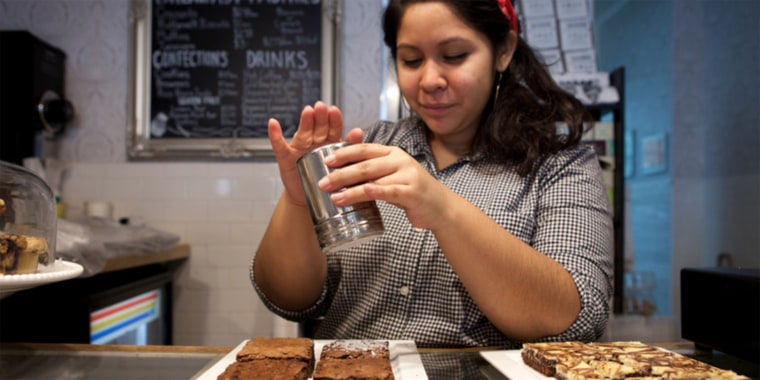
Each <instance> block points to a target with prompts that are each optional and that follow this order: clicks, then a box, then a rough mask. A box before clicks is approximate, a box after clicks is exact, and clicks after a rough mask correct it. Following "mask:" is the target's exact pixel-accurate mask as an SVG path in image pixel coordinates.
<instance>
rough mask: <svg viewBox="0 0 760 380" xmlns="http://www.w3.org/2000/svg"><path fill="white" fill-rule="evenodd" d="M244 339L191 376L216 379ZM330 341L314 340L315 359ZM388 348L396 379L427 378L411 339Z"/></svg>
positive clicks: (243, 343)
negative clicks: (197, 373) (216, 360)
mask: <svg viewBox="0 0 760 380" xmlns="http://www.w3.org/2000/svg"><path fill="white" fill-rule="evenodd" d="M247 342H248V341H247V340H244V341H243V342H242V343H240V344H238V345H237V347H235V348H234V349H232V351H230V352H229V353H227V355H225V356H224V357H223V358H221V359H219V361H218V362H216V363H214V365H213V366H211V367H210V368H209V369H207V370H205V371H204V372H203V373H202V374H200V375H197V376H195V377H193V379H198V380H216V378H217V377H218V376H219V375H220V374H221V373H222V372H224V370H225V369H227V366H229V365H230V364H232V363H233V362H235V357H236V356H237V353H238V351H240V349H241V348H243V346H245V344H246V343H247ZM330 342H332V340H315V341H314V357H315V358H316V361H319V355H320V354H321V353H322V347H323V346H324V345H325V344H327V343H330ZM388 350H389V351H390V354H391V368H392V369H393V376H394V377H395V378H396V380H410V379H417V380H427V378H428V377H427V374H425V368H424V367H423V366H422V359H421V358H420V354H419V353H418V352H417V345H415V344H414V341H411V340H389V341H388Z"/></svg>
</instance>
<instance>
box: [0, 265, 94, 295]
mask: <svg viewBox="0 0 760 380" xmlns="http://www.w3.org/2000/svg"><path fill="white" fill-rule="evenodd" d="M82 271H84V268H83V267H82V266H81V265H79V264H77V263H72V262H69V261H64V260H60V259H58V260H56V261H54V262H53V265H46V266H43V265H40V266H39V267H38V269H37V273H29V274H6V275H0V297H2V296H3V295H5V294H4V293H13V292H16V291H19V290H24V289H29V288H33V287H35V286H40V285H45V284H49V283H51V282H58V281H63V280H68V279H71V278H75V277H79V275H80V274H82Z"/></svg>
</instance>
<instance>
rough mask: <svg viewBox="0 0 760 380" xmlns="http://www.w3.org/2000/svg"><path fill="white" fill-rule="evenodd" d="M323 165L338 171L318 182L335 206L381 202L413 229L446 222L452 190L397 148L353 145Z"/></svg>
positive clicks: (430, 227)
mask: <svg viewBox="0 0 760 380" xmlns="http://www.w3.org/2000/svg"><path fill="white" fill-rule="evenodd" d="M325 162H326V164H327V165H328V166H330V167H335V168H339V169H336V170H334V171H333V172H332V173H330V174H329V175H328V176H326V177H324V178H323V179H322V180H321V181H320V182H319V187H320V189H321V190H322V191H326V192H334V193H333V194H332V201H333V203H335V205H337V206H348V205H351V204H354V203H358V202H363V201H369V200H382V201H385V202H388V203H390V204H393V205H395V206H397V207H400V208H402V209H403V210H404V211H405V212H406V216H407V218H408V219H409V221H410V222H411V223H412V225H413V226H415V227H417V228H425V229H431V230H432V229H435V228H436V225H437V224H438V223H443V222H444V221H445V220H446V218H445V215H444V213H445V212H446V209H447V208H446V204H447V199H448V197H449V196H451V195H454V193H453V192H451V190H449V189H448V188H447V187H445V186H444V185H443V184H442V183H441V182H439V181H438V180H436V179H435V178H434V177H433V176H431V175H430V173H428V172H427V170H425V168H423V167H422V166H421V165H420V164H419V163H418V162H417V161H416V160H414V158H413V157H411V156H410V155H409V154H407V153H406V152H404V151H403V150H401V149H400V148H398V147H391V146H385V145H380V144H356V145H350V146H347V147H343V148H341V149H338V150H336V151H335V152H334V153H333V154H332V156H331V157H327V159H326V161H325Z"/></svg>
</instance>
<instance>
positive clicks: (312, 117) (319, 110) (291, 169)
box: [268, 101, 343, 207]
mask: <svg viewBox="0 0 760 380" xmlns="http://www.w3.org/2000/svg"><path fill="white" fill-rule="evenodd" d="M268 133H269V142H270V143H271V144H272V151H273V152H274V157H275V159H276V160H277V166H278V167H279V169H280V178H281V179H282V183H283V185H284V186H285V193H286V195H287V196H288V197H289V198H290V201H291V202H293V203H295V204H299V205H303V206H304V207H305V206H306V197H305V196H304V193H303V189H302V188H301V182H300V180H299V178H298V169H297V167H296V163H297V162H298V159H299V158H301V157H302V156H303V155H304V154H306V153H308V152H310V151H311V150H313V149H315V148H318V147H320V146H322V145H327V144H331V143H335V142H339V141H340V138H341V136H342V135H343V115H342V114H341V112H340V109H339V108H338V107H336V106H329V107H328V106H327V104H325V103H324V102H322V101H318V102H316V103H315V104H314V106H313V107H312V106H306V107H304V109H303V111H301V120H300V122H299V124H298V130H296V133H295V134H294V135H293V138H292V139H291V141H290V142H288V141H287V140H285V137H284V136H283V134H282V127H281V126H280V122H278V121H277V120H275V119H269V125H268Z"/></svg>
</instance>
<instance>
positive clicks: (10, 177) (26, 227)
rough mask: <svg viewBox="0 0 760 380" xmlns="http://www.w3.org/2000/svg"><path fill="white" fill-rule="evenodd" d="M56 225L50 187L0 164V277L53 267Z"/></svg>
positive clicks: (18, 169) (23, 171) (27, 173)
mask: <svg viewBox="0 0 760 380" xmlns="http://www.w3.org/2000/svg"><path fill="white" fill-rule="evenodd" d="M56 225H57V214H56V204H55V197H54V194H53V191H52V190H51V189H50V186H48V184H47V183H46V182H45V181H44V180H43V179H42V178H40V177H39V176H38V175H36V174H34V173H33V172H31V171H30V170H28V169H26V168H24V167H21V166H19V165H15V164H12V163H9V162H6V161H0V276H6V275H16V274H29V273H36V272H37V271H38V270H39V269H40V266H48V265H52V264H53V263H54V262H55V238H56Z"/></svg>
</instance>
